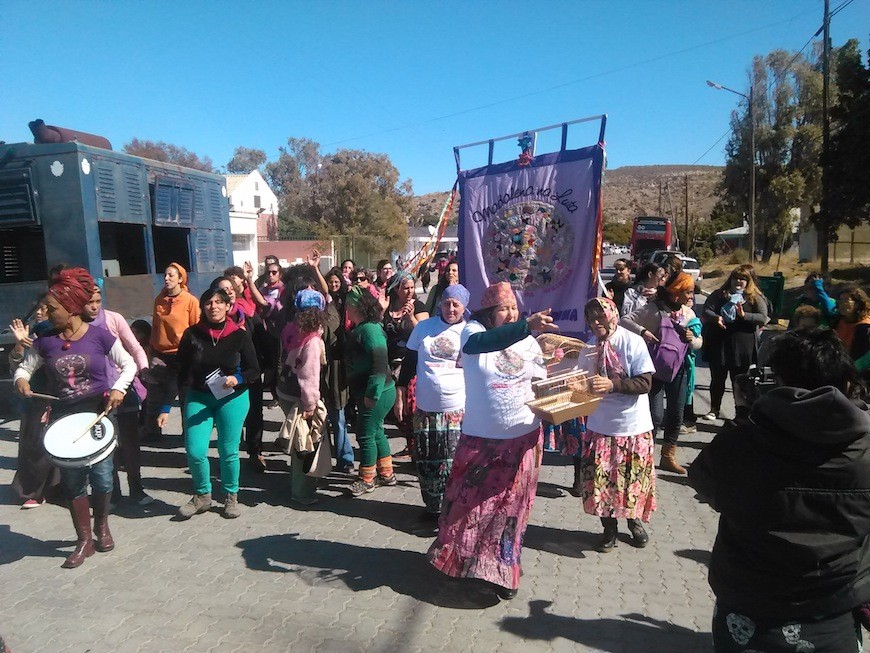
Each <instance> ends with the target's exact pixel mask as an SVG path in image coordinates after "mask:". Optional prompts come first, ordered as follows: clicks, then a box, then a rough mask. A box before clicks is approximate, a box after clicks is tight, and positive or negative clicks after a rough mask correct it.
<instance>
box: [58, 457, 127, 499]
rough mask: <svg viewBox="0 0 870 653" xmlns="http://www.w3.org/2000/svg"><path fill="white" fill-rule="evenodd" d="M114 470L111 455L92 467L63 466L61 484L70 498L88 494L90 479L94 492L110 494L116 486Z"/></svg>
mask: <svg viewBox="0 0 870 653" xmlns="http://www.w3.org/2000/svg"><path fill="white" fill-rule="evenodd" d="M114 470H115V465H114V464H113V463H112V456H111V455H109V456H107V457H106V458H105V459H103V460H101V461H100V462H98V463H97V464H96V465H91V466H90V467H61V468H60V484H61V485H62V486H63V492H64V495H65V496H66V498H67V499H69V500H73V499H78V498H79V497H84V496H87V494H88V481H89V480H90V482H91V487H92V488H93V490H94V494H109V493H110V492H111V491H112V488H113V487H114V486H115V480H114V478H113V476H112V472H113V471H114Z"/></svg>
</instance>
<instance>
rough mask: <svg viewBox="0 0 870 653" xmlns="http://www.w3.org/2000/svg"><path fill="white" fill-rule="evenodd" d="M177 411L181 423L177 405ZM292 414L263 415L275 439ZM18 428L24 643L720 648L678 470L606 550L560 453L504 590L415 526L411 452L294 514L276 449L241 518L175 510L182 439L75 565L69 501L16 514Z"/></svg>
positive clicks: (7, 623)
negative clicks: (646, 520) (462, 565)
mask: <svg viewBox="0 0 870 653" xmlns="http://www.w3.org/2000/svg"><path fill="white" fill-rule="evenodd" d="M707 379H708V376H707V370H706V369H702V370H699V382H700V384H701V386H702V388H703V389H700V390H699V392H698V393H697V394H698V396H699V398H698V399H697V400H696V401H697V402H698V403H697V405H696V412H697V413H704V412H706V410H707V408H708V405H709V404H708V403H707V400H706V397H707V392H706V383H707ZM729 400H730V394H729V395H728V396H727V397H726V402H727V401H729ZM727 410H732V409H731V408H730V407H729V408H728V409H727ZM172 418H173V421H171V423H170V427H169V429H168V432H169V433H175V434H177V433H179V432H180V419H179V416H178V411H177V409H176V410H173V414H172ZM279 418H280V412H279V411H278V410H269V411H268V417H267V419H268V420H270V421H268V422H267V428H269V429H271V431H270V432H269V433H267V440H269V441H270V442H271V440H273V439H274V437H275V435H276V432H277V429H278V420H279ZM701 428H703V429H705V431H699V433H698V434H696V435H690V436H687V437H685V438H684V441H683V448H682V449H681V450H680V456H681V459H682V460H683V461H684V462H685V461H690V460H691V459H692V458H693V457H694V456H695V455H696V454H697V451H698V450H699V449H700V448H701V447H703V445H704V444H705V443H706V442H709V440H710V438H711V436H712V433H711V431H713V428H712V427H709V426H706V425H705V426H702V427H701ZM17 429H18V423H17V421H8V422H5V423H2V424H0V485H2V494H0V499H2V505H0V587H2V588H3V597H2V601H0V632H2V634H3V636H4V637H5V638H6V641H7V643H8V644H9V646H11V648H12V650H13V651H15V653H37V652H50V653H60V652H62V651H69V652H75V653H84V652H86V651H90V652H93V653H103V652H117V653H127V652H132V651H148V652H160V651H166V652H177V651H178V652H180V651H197V652H198V651H221V652H228V653H229V652H232V651H288V650H294V651H342V652H357V651H371V652H372V653H387V652H392V651H396V652H399V651H402V652H404V651H471V650H474V651H478V652H480V651H528V650H534V651H611V652H621V651H626V652H628V651H632V652H636V651H650V652H664V651H686V652H693V651H706V650H710V645H709V641H710V637H709V621H710V614H711V610H712V604H713V598H712V595H711V593H710V590H709V587H708V585H707V581H706V561H707V560H708V556H709V550H710V547H711V544H712V541H713V537H714V535H715V530H716V516H715V514H714V513H713V512H712V511H711V510H710V509H709V508H708V507H707V506H705V505H702V504H699V503H698V502H697V501H696V500H695V498H694V496H695V493H694V492H693V491H692V489H691V488H689V487H688V486H687V485H686V483H685V480H684V479H683V478H678V477H675V476H674V475H672V474H666V473H663V474H660V475H659V476H658V497H659V501H658V506H659V507H658V511H657V512H656V513H655V514H654V516H653V520H652V523H651V525H650V527H649V530H650V534H651V538H652V539H651V542H650V545H649V546H648V547H647V548H646V549H642V550H641V549H634V548H632V547H631V546H630V544H629V543H628V536H627V534H623V535H622V541H621V543H620V545H619V546H618V548H617V549H616V550H615V551H614V552H612V553H609V554H599V553H596V552H595V551H594V550H592V549H593V546H594V543H595V540H596V538H597V537H598V534H599V529H600V525H599V523H598V520H596V519H594V518H592V517H589V516H587V515H584V514H583V512H582V510H581V507H580V502H579V499H576V498H574V497H572V496H570V495H569V494H568V493H567V492H566V491H565V488H566V486H567V485H569V484H570V482H571V467H570V461H569V460H568V459H564V458H561V457H559V456H558V455H555V454H547V456H546V458H545V462H544V468H543V470H542V473H541V478H540V484H539V486H538V498H537V501H536V503H535V507H534V511H533V514H532V519H531V524H530V526H529V529H528V532H527V534H526V540H525V548H524V550H523V569H524V577H523V581H522V585H521V587H520V590H519V595H518V596H517V597H516V598H515V599H514V600H512V601H510V602H501V603H499V602H498V600H497V599H495V598H494V597H493V596H492V595H490V594H488V593H485V592H482V591H480V590H478V589H477V588H475V587H471V586H469V585H467V584H464V583H456V582H447V581H446V580H445V579H444V578H443V577H441V576H440V575H439V574H438V573H437V572H435V571H434V570H432V569H431V568H430V566H429V565H428V564H427V563H426V560H425V555H424V554H425V552H426V549H427V547H428V545H429V543H430V542H431V538H430V537H429V536H427V535H426V534H425V533H420V532H419V530H418V527H419V524H418V522H417V516H418V514H419V512H420V509H421V505H422V504H421V501H420V496H419V491H418V488H417V484H416V481H415V479H414V476H413V474H412V468H411V467H410V465H409V464H408V463H404V464H400V465H399V466H398V470H397V471H398V476H399V479H400V482H399V485H398V486H397V487H392V488H379V489H378V490H377V491H375V492H374V493H372V494H369V495H366V496H365V497H364V498H361V499H351V498H349V497H348V496H346V495H345V488H346V487H347V486H348V485H349V482H350V477H347V476H341V475H337V474H336V475H333V476H330V477H329V478H328V479H326V481H325V483H324V487H323V489H322V490H321V492H322V499H321V501H320V503H319V504H317V505H314V506H312V507H310V508H306V509H298V508H295V507H291V505H290V504H289V502H288V484H289V477H288V475H287V461H286V459H285V457H284V455H283V454H279V453H269V454H267V455H268V463H269V468H270V469H269V472H268V473H267V474H266V475H255V474H252V473H250V472H249V471H248V469H247V468H246V467H245V466H244V465H243V467H242V489H241V491H240V495H239V498H240V500H241V502H242V503H243V504H244V505H243V509H244V512H243V514H242V516H241V517H240V518H239V519H237V520H234V521H230V520H225V519H223V518H222V517H221V516H220V513H219V512H218V511H217V510H216V509H213V510H212V512H209V513H207V514H204V515H200V516H197V517H194V518H193V519H192V520H191V521H188V522H177V521H173V519H172V515H173V514H174V512H175V509H176V507H177V506H178V505H180V504H181V503H183V502H184V501H186V499H187V497H188V492H189V490H190V480H189V476H188V473H187V470H186V464H185V457H184V451H183V449H182V447H181V439H180V438H179V437H168V438H164V442H163V443H160V444H159V445H158V446H154V447H147V448H145V450H144V451H145V453H144V463H145V467H144V469H143V476H144V478H145V483H146V487H147V489H148V491H149V492H150V493H151V494H152V495H153V496H154V497H155V498H156V499H157V501H156V502H155V503H154V504H152V505H151V506H149V507H148V508H139V507H134V506H131V505H128V504H121V505H120V506H119V508H118V509H117V511H116V513H115V515H114V516H113V517H112V519H111V522H110V523H111V526H112V532H113V534H114V536H115V540H116V542H117V547H116V549H115V550H114V551H112V552H110V553H102V554H101V553H97V554H95V555H94V557H92V558H90V559H88V560H87V561H86V563H85V564H84V565H83V566H82V567H80V568H79V569H76V570H66V569H61V568H60V564H61V563H62V562H63V560H64V558H65V556H66V555H68V554H69V552H70V551H71V547H72V542H73V540H74V532H73V528H72V524H71V520H70V518H69V514H68V513H67V511H66V510H65V509H63V508H61V507H59V506H57V505H50V504H46V505H45V506H42V507H40V508H38V509H35V510H30V511H24V510H20V509H19V502H18V500H17V497H15V496H13V493H12V492H11V490H10V489H9V487H8V484H9V483H10V482H11V480H12V476H13V473H14V468H15V460H16V451H17V442H16V440H15V437H16V434H17ZM391 444H392V447H393V450H394V451H396V450H398V449H401V448H402V445H403V441H401V440H400V439H398V438H394V439H391ZM216 455H217V454H216V451H215V450H214V449H213V450H212V456H213V461H214V464H213V465H212V473H213V474H216V473H217V465H216ZM242 456H243V457H244V456H245V454H242ZM122 477H123V475H122ZM215 482H216V483H217V485H216V488H215V489H216V492H217V491H218V487H219V482H218V481H217V479H215ZM125 492H126V487H125Z"/></svg>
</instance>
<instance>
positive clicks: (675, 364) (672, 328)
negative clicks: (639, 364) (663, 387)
mask: <svg viewBox="0 0 870 653" xmlns="http://www.w3.org/2000/svg"><path fill="white" fill-rule="evenodd" d="M678 327H679V325H678V324H677V323H676V322H674V321H673V320H672V319H671V318H670V317H668V316H666V315H662V321H661V326H659V332H658V334H656V335H657V336H658V339H659V341H658V342H654V343H651V344H650V345H649V354H650V357H651V358H652V362H653V365H655V368H656V373H655V374H653V378H655V379H658V380H659V381H664V382H666V383H670V382H671V381H673V380H674V377H675V376H677V372H679V371H680V368H681V367H682V366H683V361H685V360H686V354H688V353H689V343H687V342H686V341H684V340H683V339H682V338H681V337H680V332H679V331H678Z"/></svg>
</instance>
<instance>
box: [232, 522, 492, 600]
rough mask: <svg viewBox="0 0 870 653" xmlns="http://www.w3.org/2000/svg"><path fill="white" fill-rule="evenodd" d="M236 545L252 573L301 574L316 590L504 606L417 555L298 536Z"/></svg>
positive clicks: (268, 538) (477, 586)
mask: <svg viewBox="0 0 870 653" xmlns="http://www.w3.org/2000/svg"><path fill="white" fill-rule="evenodd" d="M236 546H237V547H239V548H240V549H241V550H242V557H243V558H244V560H245V564H246V565H247V567H248V568H249V569H254V570H257V571H271V572H277V573H285V574H286V573H292V574H297V575H298V576H299V577H300V578H301V579H302V581H303V582H305V583H306V584H308V585H311V586H321V585H327V584H329V583H336V582H340V583H344V584H345V585H346V586H347V588H348V589H350V590H351V591H353V592H362V591H368V590H373V589H377V588H379V587H389V588H390V589H392V590H393V591H394V592H396V593H397V594H403V595H404V596H410V597H411V598H413V599H416V600H417V601H423V602H424V603H430V604H432V605H438V606H442V607H448V608H457V609H469V610H479V609H481V608H486V607H490V606H492V605H495V604H496V603H498V601H499V600H498V598H497V597H496V596H495V595H494V594H493V593H492V592H491V591H488V590H487V589H486V588H484V587H482V586H481V585H480V584H477V583H473V582H467V581H452V580H450V579H447V578H446V577H445V576H442V575H441V574H439V573H438V572H437V571H436V570H435V569H433V568H432V566H431V565H429V564H428V563H427V562H426V557H425V556H424V555H423V554H422V553H417V552H414V551H403V550H400V549H381V548H370V547H363V546H355V545H353V544H344V543H341V542H329V541H324V540H307V539H303V538H300V537H299V535H298V534H296V533H290V534H287V535H267V536H265V537H260V538H255V539H250V540H242V541H241V542H239V543H238V544H236Z"/></svg>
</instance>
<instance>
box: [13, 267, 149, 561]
mask: <svg viewBox="0 0 870 653" xmlns="http://www.w3.org/2000/svg"><path fill="white" fill-rule="evenodd" d="M94 286H95V284H94V279H93V277H91V275H90V274H88V272H87V270H85V269H83V268H73V269H67V270H61V271H60V272H59V273H58V274H57V276H56V277H55V278H54V279H52V281H51V285H50V286H49V289H48V298H47V303H48V319H49V321H50V322H51V325H52V327H54V331H53V332H52V333H50V334H46V335H44V336H42V337H41V338H39V339H37V340H36V341H35V342H34V343H33V346H32V347H31V348H30V349H28V350H27V354H26V355H25V358H24V360H23V361H22V363H21V365H19V367H18V369H17V370H16V371H15V375H14V377H13V378H14V382H15V388H16V390H18V392H19V393H20V394H22V395H23V396H25V397H30V396H32V394H33V393H32V390H31V389H30V379H31V377H32V376H33V373H34V372H35V371H36V370H38V369H39V368H40V367H44V368H45V370H46V373H47V377H48V381H49V392H50V394H52V395H54V396H57V397H59V400H58V401H56V402H54V404H53V405H52V411H51V419H52V421H56V420H57V419H58V418H60V417H63V416H66V415H70V414H72V413H82V412H94V413H100V412H102V411H103V410H106V411H112V410H114V409H115V408H117V407H118V406H120V405H121V402H123V400H124V395H125V394H126V392H127V389H128V388H129V386H130V383H131V382H132V381H133V377H134V376H135V375H136V363H135V362H134V360H133V358H132V357H131V356H130V354H128V353H127V352H126V351H125V350H124V347H123V346H122V345H121V343H120V341H119V340H118V339H117V338H116V337H115V336H113V335H112V334H111V333H109V332H108V331H106V330H105V329H103V328H100V327H98V326H92V325H89V324H88V323H87V322H85V321H84V320H83V319H82V314H83V313H84V312H85V310H86V305H87V304H88V302H89V301H90V299H91V294H92V293H93V289H94ZM109 361H111V363H113V364H114V366H117V368H118V370H119V374H118V375H117V377H116V378H115V379H114V380H113V379H112V378H110V377H109V370H110V369H112V370H114V366H112V365H110V364H109ZM113 421H114V416H113ZM115 428H116V429H117V426H116V427H115ZM113 467H114V466H113V465H112V457H111V456H107V457H106V458H104V459H103V460H101V461H99V462H98V463H96V464H94V465H91V466H88V467H75V468H69V467H62V468H61V469H60V480H61V485H62V486H63V489H64V493H65V494H66V497H67V500H68V502H69V510H70V514H71V516H72V520H73V525H74V526H75V530H76V535H77V542H76V547H75V550H74V551H73V552H72V553H71V554H70V556H69V557H68V558H67V559H66V561H65V562H64V564H63V565H62V566H63V567H66V568H70V569H71V568H74V567H78V566H79V565H81V564H82V563H83V562H84V561H85V558H88V557H90V556H92V555H93V554H94V550H95V549H96V550H97V551H100V552H105V551H111V550H112V549H113V548H115V542H114V540H113V539H112V533H111V532H110V531H109V522H108V519H109V502H110V500H111V497H112V488H113V485H114V482H113V479H112V471H113ZM88 481H90V485H91V488H92V490H93V494H92V496H91V498H90V499H89V498H88ZM91 505H93V510H94V523H93V528H92V527H91V515H90V509H91ZM94 535H96V537H97V543H96V546H94V541H93V536H94Z"/></svg>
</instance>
